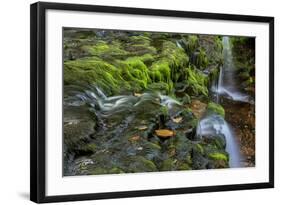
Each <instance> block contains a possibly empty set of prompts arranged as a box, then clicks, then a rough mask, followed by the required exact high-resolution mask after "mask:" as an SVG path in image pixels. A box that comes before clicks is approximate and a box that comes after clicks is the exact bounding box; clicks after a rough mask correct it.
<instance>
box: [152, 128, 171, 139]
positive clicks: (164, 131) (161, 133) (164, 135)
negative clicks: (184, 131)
mask: <svg viewBox="0 0 281 205" xmlns="http://www.w3.org/2000/svg"><path fill="white" fill-rule="evenodd" d="M155 133H156V135H157V136H158V137H162V138H168V137H173V136H174V135H175V132H174V131H173V130H167V129H161V130H155Z"/></svg>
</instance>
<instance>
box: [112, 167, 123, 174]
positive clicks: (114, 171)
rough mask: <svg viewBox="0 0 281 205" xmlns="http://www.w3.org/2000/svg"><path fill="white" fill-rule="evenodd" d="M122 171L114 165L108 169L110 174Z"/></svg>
mask: <svg viewBox="0 0 281 205" xmlns="http://www.w3.org/2000/svg"><path fill="white" fill-rule="evenodd" d="M121 173H124V171H123V170H122V169H120V168H118V167H114V168H112V169H110V170H109V171H108V174H121Z"/></svg>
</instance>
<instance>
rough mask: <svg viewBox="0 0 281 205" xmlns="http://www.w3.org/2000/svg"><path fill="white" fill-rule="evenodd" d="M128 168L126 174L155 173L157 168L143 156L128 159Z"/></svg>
mask: <svg viewBox="0 0 281 205" xmlns="http://www.w3.org/2000/svg"><path fill="white" fill-rule="evenodd" d="M128 163H129V164H128V167H127V171H126V172H133V173H137V172H155V171H157V167H156V165H155V164H154V162H153V161H151V160H148V159H146V158H145V157H143V156H132V157H130V158H129V159H128Z"/></svg>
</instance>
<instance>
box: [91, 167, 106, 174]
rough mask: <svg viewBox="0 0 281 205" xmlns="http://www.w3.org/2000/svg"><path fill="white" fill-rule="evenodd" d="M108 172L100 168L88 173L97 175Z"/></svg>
mask: <svg viewBox="0 0 281 205" xmlns="http://www.w3.org/2000/svg"><path fill="white" fill-rule="evenodd" d="M107 173H108V171H107V170H106V169H104V168H101V167H96V168H94V169H92V170H91V171H90V174H91V175H98V174H107Z"/></svg>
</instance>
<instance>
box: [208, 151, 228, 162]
mask: <svg viewBox="0 0 281 205" xmlns="http://www.w3.org/2000/svg"><path fill="white" fill-rule="evenodd" d="M208 157H209V158H211V159H213V160H223V161H228V156H227V155H226V154H223V153H221V152H214V153H210V154H209V155H208Z"/></svg>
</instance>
